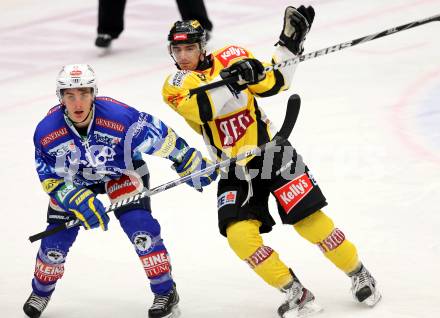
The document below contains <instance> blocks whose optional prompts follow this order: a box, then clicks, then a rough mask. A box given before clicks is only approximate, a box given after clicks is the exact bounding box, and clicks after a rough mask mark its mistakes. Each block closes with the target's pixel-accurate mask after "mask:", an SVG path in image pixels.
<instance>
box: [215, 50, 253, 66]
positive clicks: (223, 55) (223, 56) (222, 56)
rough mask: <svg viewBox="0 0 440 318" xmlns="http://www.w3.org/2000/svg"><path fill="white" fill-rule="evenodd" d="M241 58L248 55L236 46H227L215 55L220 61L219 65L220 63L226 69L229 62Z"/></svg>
mask: <svg viewBox="0 0 440 318" xmlns="http://www.w3.org/2000/svg"><path fill="white" fill-rule="evenodd" d="M241 56H246V57H248V56H249V53H248V52H247V51H246V50H244V49H242V48H241V47H237V46H228V47H227V48H225V49H224V50H223V51H221V52H220V53H218V54H217V55H216V57H217V59H218V60H219V61H220V63H222V65H223V66H224V67H227V66H228V65H229V62H231V60H233V59H235V58H237V57H241Z"/></svg>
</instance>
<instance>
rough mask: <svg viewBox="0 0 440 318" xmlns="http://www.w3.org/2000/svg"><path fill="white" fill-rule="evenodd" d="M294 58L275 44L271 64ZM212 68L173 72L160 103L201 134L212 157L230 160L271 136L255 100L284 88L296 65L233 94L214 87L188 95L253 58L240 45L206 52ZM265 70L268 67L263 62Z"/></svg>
mask: <svg viewBox="0 0 440 318" xmlns="http://www.w3.org/2000/svg"><path fill="white" fill-rule="evenodd" d="M292 57H294V55H293V54H292V53H291V52H290V51H288V50H287V49H286V48H285V47H282V46H278V47H277V48H276V50H275V52H274V55H273V58H272V63H279V62H281V61H284V60H286V59H289V58H292ZM207 58H209V59H210V67H209V68H207V69H205V70H202V71H183V70H180V71H177V72H175V73H174V74H171V75H169V76H168V77H167V78H166V80H165V83H164V86H163V91H162V94H163V98H164V101H165V102H166V103H167V104H168V105H169V106H170V107H171V108H172V109H174V110H175V111H176V112H177V113H179V114H180V115H181V116H183V117H184V118H185V120H186V121H187V123H188V124H189V125H190V126H191V128H193V129H194V130H195V131H196V132H197V133H199V134H202V135H203V137H204V140H205V143H206V144H207V145H208V149H209V150H210V152H211V155H213V157H214V158H215V157H217V158H222V157H223V159H224V156H227V157H234V156H236V155H237V154H239V153H242V152H244V151H246V150H249V149H250V148H254V147H255V146H257V145H261V144H263V143H265V142H268V141H269V140H270V139H271V138H272V137H273V134H274V128H273V125H272V123H271V121H270V120H269V119H268V118H267V117H266V115H265V114H264V112H263V111H262V110H261V109H260V108H259V107H258V105H257V101H256V99H255V96H260V97H266V96H272V95H275V94H277V93H279V92H280V91H282V90H286V89H288V88H289V86H290V82H291V79H292V76H293V73H294V68H295V67H296V65H292V66H288V67H285V68H282V69H280V70H275V71H270V72H268V73H266V77H265V79H264V80H262V81H260V82H258V83H257V84H254V85H249V86H248V88H246V89H244V90H243V91H241V92H240V93H239V94H238V95H234V94H233V93H232V92H231V91H230V90H229V88H228V87H226V86H223V87H219V88H215V89H212V90H209V91H206V92H204V93H199V94H195V95H192V96H190V95H189V90H190V89H193V88H196V87H199V86H203V85H206V84H208V83H210V82H213V81H218V80H221V77H220V75H219V74H220V71H221V70H222V69H224V68H226V67H228V66H230V65H232V64H233V63H235V62H237V61H238V60H240V59H244V58H254V56H253V55H252V53H251V52H249V51H248V50H246V49H244V48H242V47H238V46H233V45H231V46H226V47H224V48H222V49H220V50H217V51H215V52H213V53H212V54H210V55H209V56H208V57H207ZM263 65H264V66H267V65H269V64H268V63H263Z"/></svg>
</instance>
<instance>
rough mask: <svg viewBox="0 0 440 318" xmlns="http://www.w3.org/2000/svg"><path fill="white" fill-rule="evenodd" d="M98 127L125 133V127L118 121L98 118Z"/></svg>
mask: <svg viewBox="0 0 440 318" xmlns="http://www.w3.org/2000/svg"><path fill="white" fill-rule="evenodd" d="M96 125H97V126H101V127H105V128H108V129H112V130H116V131H118V132H123V131H124V129H125V127H124V125H122V124H121V123H118V122H117V121H113V120H109V119H105V118H102V117H97V118H96Z"/></svg>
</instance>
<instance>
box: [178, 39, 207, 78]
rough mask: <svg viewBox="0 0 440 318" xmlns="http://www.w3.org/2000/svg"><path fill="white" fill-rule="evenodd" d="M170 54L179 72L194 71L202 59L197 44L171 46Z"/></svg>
mask: <svg viewBox="0 0 440 318" xmlns="http://www.w3.org/2000/svg"><path fill="white" fill-rule="evenodd" d="M171 54H172V55H173V57H174V59H175V60H176V62H177V65H179V67H180V69H181V70H187V71H194V70H196V69H197V65H198V64H199V61H200V60H201V59H203V54H202V52H201V51H200V46H199V44H198V43H193V44H179V45H171Z"/></svg>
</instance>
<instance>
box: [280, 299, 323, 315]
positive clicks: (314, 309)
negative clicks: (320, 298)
mask: <svg viewBox="0 0 440 318" xmlns="http://www.w3.org/2000/svg"><path fill="white" fill-rule="evenodd" d="M322 310H323V308H322V307H321V306H320V305H319V304H317V303H316V301H315V300H312V301H309V302H308V303H307V304H305V305H304V306H303V307H302V308H301V309H293V310H290V311H288V312H286V313H285V314H284V315H283V318H305V317H309V316H312V315H314V314H317V313H319V312H321V311H322Z"/></svg>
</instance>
